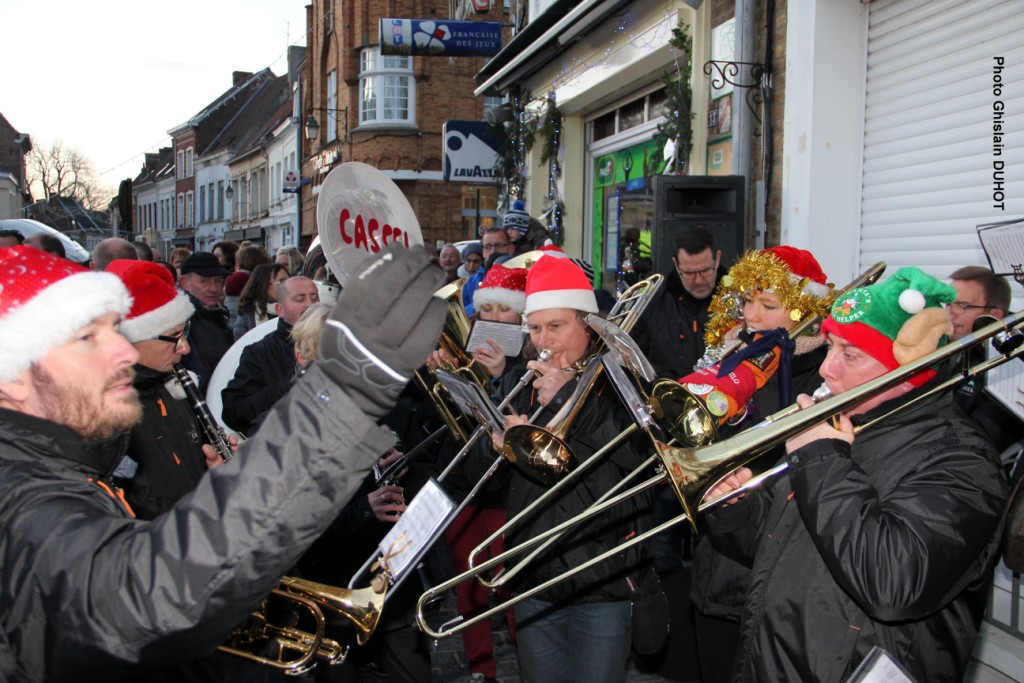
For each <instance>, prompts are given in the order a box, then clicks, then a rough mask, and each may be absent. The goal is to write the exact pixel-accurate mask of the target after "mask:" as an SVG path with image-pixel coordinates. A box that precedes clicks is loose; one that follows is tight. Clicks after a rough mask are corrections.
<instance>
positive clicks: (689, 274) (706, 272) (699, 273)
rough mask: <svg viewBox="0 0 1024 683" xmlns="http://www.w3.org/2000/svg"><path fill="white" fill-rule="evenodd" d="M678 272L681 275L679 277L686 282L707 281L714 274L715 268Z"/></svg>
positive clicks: (677, 270)
mask: <svg viewBox="0 0 1024 683" xmlns="http://www.w3.org/2000/svg"><path fill="white" fill-rule="evenodd" d="M676 272H677V273H679V277H681V278H683V279H684V280H696V279H697V278H700V279H701V280H707V279H709V278H710V277H711V276H712V275H713V274H714V272H715V267H714V266H713V265H711V266H708V267H707V268H702V269H701V270H679V269H678V268H677V269H676Z"/></svg>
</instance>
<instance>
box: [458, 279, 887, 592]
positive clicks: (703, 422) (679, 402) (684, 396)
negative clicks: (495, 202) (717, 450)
mask: <svg viewBox="0 0 1024 683" xmlns="http://www.w3.org/2000/svg"><path fill="white" fill-rule="evenodd" d="M885 267H886V265H885V263H884V262H878V263H876V264H875V265H873V266H872V267H870V268H868V269H867V270H866V271H864V273H862V274H861V275H859V276H858V277H856V278H855V279H854V280H853V281H852V282H850V283H849V284H848V285H847V286H846V287H845V288H844V289H843V290H842V291H840V292H838V293H836V294H834V295H833V299H835V298H838V297H839V296H842V295H843V294H845V293H846V292H850V291H852V290H854V289H856V288H857V287H863V286H865V285H867V284H872V283H874V282H875V281H877V280H878V278H879V277H880V276H881V275H882V273H883V272H884V271H885ZM818 322H819V318H818V316H816V315H806V316H805V317H804V318H803V319H802V320H801V321H800V322H799V323H798V324H797V325H796V326H795V327H794V328H793V330H791V331H790V334H791V336H792V337H794V338H795V337H797V336H799V335H800V334H803V333H804V332H805V331H806V330H808V329H809V328H811V327H812V326H816V325H817V323H818ZM591 324H592V325H593V323H591ZM602 336H603V337H605V338H606V339H608V338H611V339H616V340H617V341H614V342H609V344H610V345H611V344H613V343H614V344H617V345H620V346H623V345H624V346H630V345H632V340H631V339H629V337H628V336H624V338H620V337H618V336H617V335H615V334H608V335H602ZM739 345H740V342H737V343H736V344H735V345H734V346H733V347H731V349H729V350H728V352H727V353H726V354H725V355H728V354H730V353H732V352H733V351H735V350H736V349H738V348H739ZM633 346H634V348H631V349H625V348H624V349H622V350H623V353H621V354H620V357H622V358H633V359H636V358H638V357H639V358H642V357H643V354H642V353H640V351H639V349H635V345H633ZM644 361H645V362H646V359H644ZM719 362H720V361H719ZM638 364H639V363H638V361H634V362H632V363H630V366H631V369H632V370H633V372H634V375H638V376H644V378H645V379H647V380H648V381H650V379H651V377H650V376H645V373H644V372H643V371H642V369H641V368H638V367H636V366H637V365H638ZM651 374H653V371H652V372H651ZM581 384H582V382H581ZM573 398H575V396H574V397H573ZM645 403H646V406H645V409H646V410H647V411H648V412H649V413H653V414H654V415H655V416H656V417H657V418H658V420H659V422H660V425H661V427H662V428H663V429H664V430H665V431H666V432H668V434H670V435H671V436H672V437H673V438H674V439H675V441H677V442H679V443H683V444H686V445H689V446H702V445H705V444H708V443H710V442H712V441H714V440H715V439H716V438H717V436H718V426H719V424H718V418H716V417H714V416H713V415H711V414H710V412H709V411H708V410H707V408H706V407H705V405H704V403H703V402H702V401H700V400H699V399H698V398H697V397H695V396H694V395H693V394H691V393H690V392H689V391H688V390H687V389H686V388H685V387H684V386H682V385H681V384H680V383H679V382H675V381H672V380H667V379H663V380H658V381H657V382H655V383H654V386H653V387H652V388H651V392H650V396H649V397H648V398H647V400H646V401H645ZM564 408H565V410H564V412H565V415H563V414H562V413H561V412H560V413H559V415H556V416H555V418H554V419H553V420H552V421H551V422H550V423H549V430H545V429H541V428H539V427H524V428H515V427H514V428H512V429H510V430H509V432H510V433H513V441H512V443H511V448H512V449H513V454H512V455H511V456H509V459H513V457H515V458H525V459H527V461H528V462H541V463H544V464H545V465H546V469H539V468H538V467H537V466H532V467H531V468H530V471H540V472H541V473H542V474H547V475H548V476H549V478H553V475H554V473H557V474H564V473H565V472H567V471H568V470H569V469H571V467H570V465H571V463H573V462H574V456H573V454H572V451H571V450H570V449H569V447H568V446H567V445H566V444H565V442H564V436H565V434H566V433H567V432H568V427H569V424H571V421H572V419H573V418H574V417H575V411H576V410H578V403H574V401H573V400H572V398H571V399H570V400H569V401H567V402H566V405H565V407H564ZM638 409H639V408H634V412H636V411H637V410H638ZM644 419H645V418H641V419H638V420H637V423H636V424H632V425H630V426H629V427H628V428H627V429H626V430H625V431H624V432H622V433H620V434H619V435H618V436H617V437H616V438H615V439H614V440H613V441H612V442H611V443H609V444H606V446H605V447H603V448H601V449H600V450H598V451H597V452H596V453H595V454H594V455H593V456H591V460H588V462H592V461H593V460H594V459H596V458H598V457H604V455H605V454H606V453H609V452H611V451H612V450H614V449H615V448H617V447H618V445H619V444H620V443H621V442H622V440H623V439H625V438H626V437H628V436H630V435H631V434H632V433H633V432H634V431H635V430H636V427H637V426H638V425H643V422H644ZM551 425H554V426H553V427H552V426H551ZM515 432H518V434H517V433H515ZM648 436H651V434H650V432H649V430H648ZM516 437H518V440H515V439H516ZM651 439H652V442H654V446H655V450H656V451H660V450H661V449H662V448H665V445H664V444H661V445H659V443H658V442H657V441H656V440H655V439H654V438H653V436H651ZM508 444H509V439H508V435H506V448H508V447H509V445H508ZM656 461H657V454H656V455H654V456H651V458H650V459H649V460H648V461H647V462H645V463H644V464H643V466H642V467H641V468H638V469H645V468H646V467H647V466H648V465H649V464H652V463H654V462H656ZM552 463H553V464H552ZM528 473H529V471H528ZM636 474H638V471H634V472H633V473H632V474H631V475H630V476H628V477H626V478H625V479H624V480H622V481H620V482H619V483H618V484H617V485H616V486H615V487H613V488H612V489H611V490H609V491H607V492H606V493H605V494H604V495H602V496H601V497H600V498H599V499H598V500H597V502H596V503H595V504H598V503H600V502H602V501H604V500H606V499H607V498H609V497H611V496H612V495H614V494H615V493H616V492H617V491H618V490H620V489H621V488H622V487H623V486H625V485H626V484H627V483H628V482H629V480H630V479H632V478H633V477H634V476H635V475H636ZM557 488H558V490H561V488H562V487H557ZM553 494H554V491H549V492H547V494H545V495H544V496H541V497H540V498H539V499H538V500H536V501H534V503H533V504H531V505H530V506H528V507H527V508H526V509H525V510H523V511H522V512H520V513H519V514H518V515H516V516H515V517H513V518H512V519H510V520H509V521H508V522H506V523H505V524H504V525H503V526H502V527H501V528H499V529H498V530H497V531H496V532H494V533H493V534H492V535H491V536H489V537H488V538H487V539H485V540H484V541H483V542H482V543H481V544H479V545H478V546H477V547H476V548H474V549H473V551H472V552H471V553H470V556H469V566H470V567H471V568H472V567H474V566H475V562H476V558H477V557H478V556H479V555H480V553H481V552H483V550H484V549H485V548H489V547H490V545H491V544H492V543H493V541H494V540H495V539H497V538H498V537H500V536H502V535H504V534H505V533H507V532H508V531H509V530H510V529H512V528H514V527H515V526H517V525H518V524H519V523H520V521H521V520H522V518H524V517H526V516H528V515H530V514H532V512H533V511H534V510H536V509H537V508H538V506H539V505H540V504H542V503H544V502H546V501H547V500H549V499H550V498H551V496H552V495H553ZM551 542H554V539H552V540H551ZM548 545H549V544H547V543H546V544H545V545H543V546H542V547H540V548H538V549H537V550H536V551H535V552H534V553H532V554H531V555H530V556H528V557H527V558H525V559H524V560H522V561H520V562H519V563H518V565H517V566H516V567H515V568H513V569H510V570H507V571H504V570H499V573H498V575H496V576H494V577H492V578H491V579H490V580H487V579H484V578H482V577H481V578H480V582H481V583H482V584H483V585H484V586H486V587H488V588H497V587H499V586H500V585H502V584H504V583H505V582H507V581H508V580H509V579H511V578H512V576H514V575H515V574H516V573H517V572H518V571H519V570H521V569H522V568H523V567H524V566H525V565H526V564H527V563H529V562H530V561H532V559H533V558H534V557H536V556H537V555H538V554H540V553H541V552H542V551H543V550H544V549H545V548H547V547H548ZM502 571H504V574H502Z"/></svg>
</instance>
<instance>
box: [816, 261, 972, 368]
mask: <svg viewBox="0 0 1024 683" xmlns="http://www.w3.org/2000/svg"><path fill="white" fill-rule="evenodd" d="M955 299H956V290H955V289H953V287H952V286H950V285H947V284H945V283H944V282H941V281H940V280H938V279H936V278H934V277H932V276H931V275H928V274H926V273H924V272H923V271H922V270H921V269H920V268H914V267H905V268H900V269H899V270H897V271H896V272H895V273H894V274H893V275H892V277H890V278H888V279H886V280H885V281H884V282H881V283H878V284H874V285H869V286H867V287H858V288H857V289H855V290H853V291H852V292H850V293H849V294H846V295H844V296H842V297H840V298H839V299H837V300H836V302H835V303H834V304H833V305H832V314H831V315H829V317H828V318H826V320H825V322H824V323H823V324H822V326H821V329H822V331H824V332H825V333H826V334H829V335H831V334H834V335H837V336H839V337H842V338H843V339H844V340H846V341H847V342H849V343H851V344H853V345H854V346H856V347H857V348H858V349H860V350H861V351H864V352H865V353H867V354H869V355H870V356H872V357H873V358H875V359H876V360H878V361H879V362H881V363H882V365H884V366H885V367H887V368H888V369H890V370H895V369H896V368H898V367H899V366H901V365H906V364H907V363H910V362H911V361H914V360H917V359H918V358H921V357H922V356H925V355H927V354H929V353H931V352H932V351H934V350H935V349H936V348H938V346H939V343H940V342H941V341H943V339H944V337H945V336H946V335H949V334H950V333H951V332H952V331H953V325H952V323H951V322H950V320H949V313H948V312H947V311H946V309H945V308H943V307H942V304H944V303H949V302H951V301H953V300H955ZM911 381H912V382H913V380H911ZM915 383H920V382H915Z"/></svg>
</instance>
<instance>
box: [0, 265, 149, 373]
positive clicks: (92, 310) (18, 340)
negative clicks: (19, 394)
mask: <svg viewBox="0 0 1024 683" xmlns="http://www.w3.org/2000/svg"><path fill="white" fill-rule="evenodd" d="M131 303H132V299H131V296H130V295H129V294H128V292H127V290H126V289H125V288H124V285H123V284H121V281H120V280H118V279H117V277H116V276H114V275H111V274H110V273H104V272H98V271H91V270H87V269H85V268H83V267H82V266H80V265H78V264H77V263H72V262H71V261H67V260H65V259H62V258H57V257H55V256H52V255H50V254H48V253H46V252H44V251H40V250H38V249H33V248H32V247H24V246H17V247H8V248H5V249H0V347H2V348H3V353H2V354H0V382H10V381H11V380H13V379H15V378H16V377H17V376H18V374H19V373H20V372H22V371H23V370H27V369H28V368H29V367H31V366H32V364H34V363H36V362H38V361H39V360H41V359H42V358H43V357H44V356H46V354H48V353H49V352H50V351H51V350H53V349H55V348H57V347H58V346H61V345H63V344H64V343H66V342H67V341H68V340H69V339H71V337H72V336H73V335H74V334H75V332H77V331H78V330H80V329H81V328H82V327H84V326H85V325H88V324H89V323H90V322H92V321H93V320H95V319H96V318H98V317H100V316H101V315H106V314H107V313H119V314H121V315H124V314H125V313H127V312H128V309H129V307H130V306H131Z"/></svg>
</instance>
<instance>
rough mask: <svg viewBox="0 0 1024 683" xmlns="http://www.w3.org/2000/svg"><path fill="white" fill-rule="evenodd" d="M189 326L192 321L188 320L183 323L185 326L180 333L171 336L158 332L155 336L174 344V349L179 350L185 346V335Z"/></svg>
mask: <svg viewBox="0 0 1024 683" xmlns="http://www.w3.org/2000/svg"><path fill="white" fill-rule="evenodd" d="M191 327H192V321H191V320H189V321H188V322H186V323H185V328H184V329H183V330H182V331H181V334H177V335H175V336H173V337H168V336H166V335H163V334H158V335H157V336H156V338H157V339H159V340H160V341H163V342H167V343H168V344H174V350H175V351H181V350H182V349H183V348H185V337H187V336H188V331H189V329H191Z"/></svg>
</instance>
